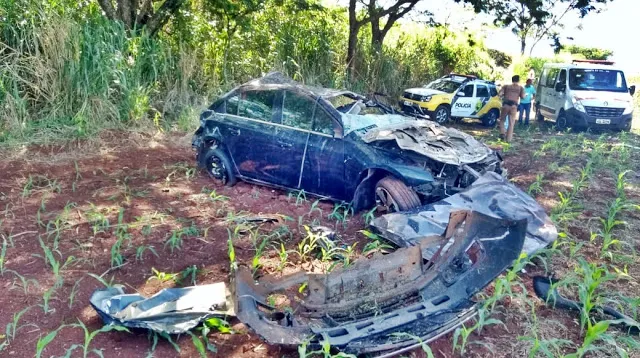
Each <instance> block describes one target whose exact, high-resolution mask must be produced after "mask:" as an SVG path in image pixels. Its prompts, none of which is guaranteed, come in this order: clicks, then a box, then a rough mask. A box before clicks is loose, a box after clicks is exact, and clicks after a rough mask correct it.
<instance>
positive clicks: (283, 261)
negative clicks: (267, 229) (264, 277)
mask: <svg viewBox="0 0 640 358" xmlns="http://www.w3.org/2000/svg"><path fill="white" fill-rule="evenodd" d="M278 258H279V259H280V262H279V263H278V271H280V272H282V271H283V270H284V268H285V267H286V266H287V263H288V261H287V260H288V259H289V250H287V249H285V247H284V243H282V242H281V243H280V249H279V250H278Z"/></svg>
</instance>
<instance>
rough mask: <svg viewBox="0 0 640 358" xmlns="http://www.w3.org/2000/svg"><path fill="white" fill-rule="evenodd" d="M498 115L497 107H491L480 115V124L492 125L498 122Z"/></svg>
mask: <svg viewBox="0 0 640 358" xmlns="http://www.w3.org/2000/svg"><path fill="white" fill-rule="evenodd" d="M498 117H500V112H498V110H497V109H492V110H490V111H489V113H487V114H486V115H485V116H484V117H482V124H483V125H484V126H485V127H494V126H495V125H496V123H497V122H498Z"/></svg>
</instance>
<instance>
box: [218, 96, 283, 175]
mask: <svg viewBox="0 0 640 358" xmlns="http://www.w3.org/2000/svg"><path fill="white" fill-rule="evenodd" d="M275 98H276V91H245V92H240V93H237V94H235V95H233V96H231V97H229V98H228V99H227V100H226V103H225V106H226V111H225V112H226V115H225V120H224V121H222V122H223V123H222V124H221V125H220V132H221V134H222V138H224V144H225V145H226V147H227V149H228V150H229V154H230V155H231V159H232V161H233V163H234V165H235V167H236V170H237V172H238V174H239V175H240V176H242V177H245V178H249V179H255V180H260V181H270V178H271V177H272V173H271V171H270V170H271V165H272V164H271V160H272V157H273V156H272V154H271V153H273V152H274V151H275V150H277V147H276V146H275V142H274V140H273V136H274V134H275V127H274V125H273V123H274V120H275V117H274V106H275Z"/></svg>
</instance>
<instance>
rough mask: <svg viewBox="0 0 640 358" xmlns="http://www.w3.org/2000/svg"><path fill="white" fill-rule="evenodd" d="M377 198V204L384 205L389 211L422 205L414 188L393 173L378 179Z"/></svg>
mask: <svg viewBox="0 0 640 358" xmlns="http://www.w3.org/2000/svg"><path fill="white" fill-rule="evenodd" d="M375 199H376V205H378V206H382V207H384V208H385V209H386V211H387V212H398V211H406V210H410V209H413V208H417V207H419V206H420V205H422V203H421V202H420V198H419V197H418V194H416V192H415V191H413V189H411V188H409V187H408V186H407V185H405V183H403V182H402V181H401V180H399V179H397V178H395V177H393V176H391V175H390V176H387V177H384V178H382V179H380V181H378V183H377V184H376V190H375Z"/></svg>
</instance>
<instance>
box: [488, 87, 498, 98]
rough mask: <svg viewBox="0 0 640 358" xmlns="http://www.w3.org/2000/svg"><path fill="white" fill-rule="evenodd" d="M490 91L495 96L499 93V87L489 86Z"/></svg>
mask: <svg viewBox="0 0 640 358" xmlns="http://www.w3.org/2000/svg"><path fill="white" fill-rule="evenodd" d="M489 91H490V92H491V97H495V96H497V95H498V89H497V88H496V86H494V85H490V86H489Z"/></svg>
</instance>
